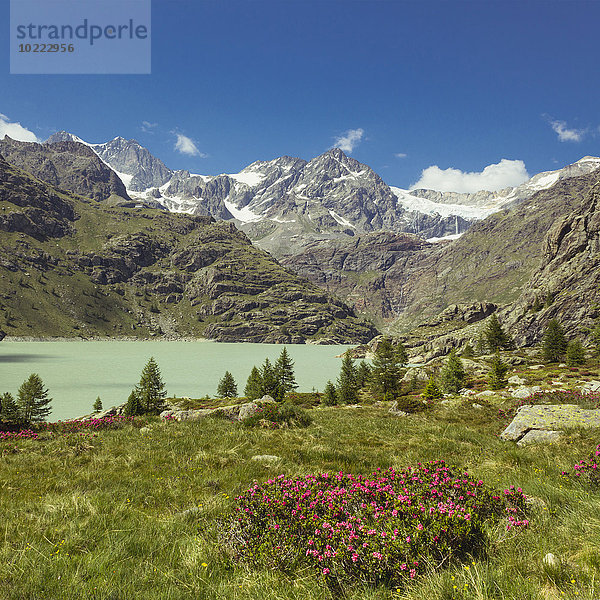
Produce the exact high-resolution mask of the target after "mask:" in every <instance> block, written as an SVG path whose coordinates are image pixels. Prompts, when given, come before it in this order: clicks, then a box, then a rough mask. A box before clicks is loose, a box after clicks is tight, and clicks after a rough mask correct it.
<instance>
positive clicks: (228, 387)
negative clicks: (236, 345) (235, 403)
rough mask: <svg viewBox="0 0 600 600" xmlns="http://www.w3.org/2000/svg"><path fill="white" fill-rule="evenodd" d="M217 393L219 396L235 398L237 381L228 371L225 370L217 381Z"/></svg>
mask: <svg viewBox="0 0 600 600" xmlns="http://www.w3.org/2000/svg"><path fill="white" fill-rule="evenodd" d="M217 395H218V396H219V397H220V398H235V397H236V396H237V383H236V382H235V379H234V378H233V375H232V374H231V373H230V372H229V371H225V375H223V378H222V379H221V381H219V385H218V386H217Z"/></svg>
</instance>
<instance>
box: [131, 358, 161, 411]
mask: <svg viewBox="0 0 600 600" xmlns="http://www.w3.org/2000/svg"><path fill="white" fill-rule="evenodd" d="M136 394H137V396H138V398H139V401H140V406H141V409H142V412H143V413H145V414H146V413H152V414H155V413H159V412H160V411H161V410H163V409H164V399H165V397H166V395H167V392H166V390H165V384H164V383H163V380H162V377H161V374H160V369H159V368H158V365H157V364H156V361H155V360H154V357H153V356H151V357H150V359H149V360H148V362H147V363H146V366H145V367H144V368H143V370H142V375H141V377H140V382H139V383H138V385H137V387H136Z"/></svg>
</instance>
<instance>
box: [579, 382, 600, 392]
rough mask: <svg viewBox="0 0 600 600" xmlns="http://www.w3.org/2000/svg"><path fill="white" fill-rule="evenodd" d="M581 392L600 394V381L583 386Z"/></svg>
mask: <svg viewBox="0 0 600 600" xmlns="http://www.w3.org/2000/svg"><path fill="white" fill-rule="evenodd" d="M581 391H582V392H583V393H584V394H589V393H590V392H600V381H597V380H593V381H588V382H587V383H586V384H585V385H583V386H581Z"/></svg>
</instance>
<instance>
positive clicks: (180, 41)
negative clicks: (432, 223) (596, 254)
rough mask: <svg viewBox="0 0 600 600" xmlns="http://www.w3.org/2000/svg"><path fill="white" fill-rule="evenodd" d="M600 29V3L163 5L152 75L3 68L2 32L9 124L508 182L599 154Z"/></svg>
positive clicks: (224, 168)
mask: <svg viewBox="0 0 600 600" xmlns="http://www.w3.org/2000/svg"><path fill="white" fill-rule="evenodd" d="M0 1H1V4H0V23H8V17H9V3H8V1H7V0H0ZM598 23H600V2H597V1H595V0H592V1H589V2H581V1H578V0H573V1H568V0H564V1H560V2H553V1H549V0H544V1H528V0H520V1H517V2H512V1H504V0H503V1H495V0H478V1H475V2H462V1H453V0H446V1H444V2H434V1H428V0H422V1H410V2H404V1H400V0H397V1H395V0H318V1H314V0H302V1H300V2H297V1H295V0H273V1H272V0H245V1H239V0H220V1H212V2H206V1H203V0H189V1H188V0H154V1H153V2H152V74H151V75H112V76H111V75H9V55H8V51H9V48H8V44H7V43H4V44H2V46H1V48H2V49H1V50H0V114H2V115H4V117H3V118H0V136H1V135H2V132H3V131H4V132H8V133H9V135H10V132H11V131H12V132H15V131H17V129H16V125H14V124H15V123H20V124H21V126H22V127H23V128H26V129H27V130H28V131H30V132H32V133H33V134H35V136H37V138H39V139H45V138H47V137H48V136H49V135H50V134H51V133H53V132H54V131H57V130H60V129H65V130H67V131H70V132H73V133H75V134H77V135H78V136H80V137H81V138H83V139H85V140H87V141H90V142H102V141H106V140H109V139H111V138H113V137H115V136H117V135H121V136H123V137H126V138H135V139H137V140H138V141H139V142H140V143H141V144H142V145H144V146H146V147H148V148H149V149H150V151H151V152H152V153H153V154H155V155H156V156H158V157H159V158H161V159H162V160H163V161H164V162H165V163H166V164H167V165H168V166H169V167H172V168H185V169H189V170H190V171H192V172H195V173H202V174H218V173H228V172H229V173H231V172H237V171H239V170H240V169H241V168H243V167H244V166H246V165H247V164H249V163H251V162H253V161H254V160H268V159H272V158H276V157H277V156H281V155H284V154H288V155H292V156H300V157H302V158H305V159H310V158H312V157H314V156H317V155H319V154H321V153H322V152H324V151H326V150H327V149H328V148H330V147H331V146H333V145H336V144H337V145H339V146H342V147H343V148H344V149H345V150H346V151H347V153H348V154H350V155H351V156H352V157H354V158H356V159H357V160H360V161H361V162H364V163H366V164H368V165H369V166H371V167H372V168H373V169H374V170H375V171H376V172H378V173H379V174H380V175H381V176H382V178H383V179H384V180H385V181H386V182H387V183H389V184H391V185H397V186H400V187H408V186H410V185H411V184H413V183H414V182H416V181H417V180H419V179H421V176H422V172H423V170H425V169H428V168H430V167H434V168H433V169H429V170H428V171H426V181H428V182H430V183H431V187H433V186H434V185H439V186H441V187H443V186H446V187H448V186H450V187H454V188H460V187H461V185H466V186H467V187H468V186H469V185H475V186H477V185H479V184H480V183H481V182H484V183H485V184H486V185H489V186H496V187H498V186H501V185H502V184H504V183H506V184H509V183H513V180H515V181H516V180H517V179H523V178H524V177H525V172H528V173H529V174H530V175H533V174H535V173H537V172H540V171H544V170H551V169H556V168H559V167H561V166H564V165H565V164H568V163H571V162H574V161H576V160H578V159H579V158H581V157H582V156H585V155H595V156H597V155H599V154H600V148H599V147H598V146H599V141H600V129H599V126H600V111H599V108H598V106H599V105H598V98H599V97H600V77H599V72H598V71H599V70H600V61H599V49H598V43H597V39H598V33H597V32H598ZM4 26H5V25H2V27H4ZM7 33H8V32H5V35H7ZM144 122H145V123H146V124H145V125H144ZM177 142H179V144H177ZM502 159H505V161H504V162H501V161H502ZM518 161H522V163H521V162H518ZM489 165H496V166H493V167H489V168H488V170H487V171H486V173H487V175H485V174H484V175H482V176H472V177H471V178H470V179H469V178H468V177H465V175H464V173H466V172H475V173H480V172H482V171H483V170H484V169H485V168H486V167H488V166H489ZM447 169H454V170H456V171H448V170H447ZM466 180H469V181H468V182H466ZM465 182H466V183H465ZM469 182H470V183H469ZM459 191H466V188H465V190H462V189H461V190H459Z"/></svg>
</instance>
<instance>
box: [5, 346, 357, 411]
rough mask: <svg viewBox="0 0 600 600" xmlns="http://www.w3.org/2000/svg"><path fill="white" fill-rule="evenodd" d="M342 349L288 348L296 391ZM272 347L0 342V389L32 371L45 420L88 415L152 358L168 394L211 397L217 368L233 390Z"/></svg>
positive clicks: (321, 382) (332, 374)
mask: <svg viewBox="0 0 600 600" xmlns="http://www.w3.org/2000/svg"><path fill="white" fill-rule="evenodd" d="M349 347H350V346H314V345H310V344H307V345H289V346H287V350H288V353H289V354H290V356H291V358H292V360H293V361H294V363H295V372H296V381H297V382H298V385H299V388H298V391H300V392H310V391H311V390H312V389H313V388H314V389H316V390H320V391H322V390H323V389H324V387H325V384H326V383H327V380H328V379H331V380H332V381H335V380H336V378H337V376H338V373H339V370H340V363H341V361H340V359H339V358H336V356H339V355H340V354H341V353H343V352H344V351H345V350H346V349H347V348H349ZM282 349H283V346H282V345H279V344H223V343H217V342H211V341H205V340H198V341H187V342H180V341H158V340H156V341H155V340H152V341H114V340H111V341H79V340H77V341H66V342H65V341H60V342H58V341H57V342H54V341H52V342H51V341H48V342H19V341H10V340H4V341H2V342H0V393H4V392H11V393H12V394H13V395H14V396H15V397H16V394H17V390H18V389H19V386H20V385H21V384H22V383H23V381H24V380H25V379H27V378H28V377H29V375H31V373H37V374H38V375H39V376H40V377H41V378H42V380H43V382H44V385H45V387H47V388H48V389H49V392H50V397H51V398H52V399H53V400H52V413H51V415H50V417H49V418H48V420H51V421H58V420H61V419H62V420H64V419H71V418H74V417H78V416H81V415H83V414H88V413H90V412H92V404H93V403H94V400H95V399H96V397H97V396H100V398H101V399H102V404H103V405H104V408H105V409H107V408H110V407H111V406H115V405H118V404H122V403H123V402H125V401H126V400H127V397H128V396H129V393H130V392H131V390H132V389H133V387H134V386H135V385H136V384H137V383H138V382H139V380H140V374H141V371H142V369H143V368H144V365H145V364H146V362H147V361H148V359H149V358H150V357H151V356H154V358H155V360H156V362H157V363H158V366H159V367H160V370H161V373H162V378H163V381H164V382H165V387H166V389H167V392H168V394H169V395H170V396H172V395H175V396H189V397H190V398H199V397H201V396H205V395H206V394H209V395H210V396H212V397H214V396H215V395H216V392H217V385H218V383H219V380H220V379H221V377H223V374H224V373H225V371H230V372H231V373H232V374H233V376H234V378H235V380H236V382H237V384H238V393H240V394H243V390H244V386H245V385H246V380H247V378H248V375H249V374H250V371H251V369H252V367H253V366H254V365H256V366H260V365H261V364H262V362H263V361H264V360H265V358H269V359H270V360H271V362H274V361H275V360H277V357H278V356H279V354H280V353H281V350H282Z"/></svg>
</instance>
